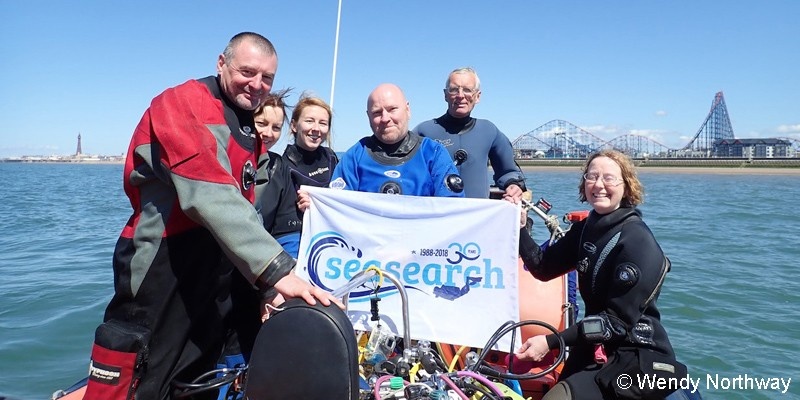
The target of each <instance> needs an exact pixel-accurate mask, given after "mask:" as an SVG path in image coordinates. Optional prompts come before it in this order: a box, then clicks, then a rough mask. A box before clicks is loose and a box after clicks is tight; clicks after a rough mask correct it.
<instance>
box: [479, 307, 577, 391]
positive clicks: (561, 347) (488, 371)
mask: <svg viewBox="0 0 800 400" xmlns="http://www.w3.org/2000/svg"><path fill="white" fill-rule="evenodd" d="M506 324H507V323H506ZM506 324H503V325H502V326H501V328H500V329H499V330H498V331H496V332H495V333H494V334H493V335H492V339H490V340H489V342H488V343H486V347H484V348H483V350H481V353H480V355H479V356H478V362H477V363H476V364H475V367H474V368H473V371H474V372H480V373H482V374H484V375H490V376H493V377H498V378H503V379H512V380H526V379H536V378H540V377H542V376H545V375H547V374H549V373H550V372H553V370H555V369H556V368H557V367H558V365H559V364H561V362H562V361H564V357H565V356H566V345H565V344H564V338H562V337H561V335H559V334H558V330H557V329H556V328H554V327H553V326H552V325H550V324H548V323H546V322H542V321H536V320H528V321H520V322H516V323H513V324H512V325H510V326H506ZM525 325H538V326H541V327H544V328H546V329H547V330H549V331H551V332H553V333H554V334H555V335H556V338H557V339H558V357H556V359H555V361H553V364H552V365H550V366H549V367H547V369H545V370H543V371H542V372H539V373H535V374H532V373H527V374H510V373H502V372H498V371H496V370H495V369H494V368H490V367H488V366H486V365H483V364H484V360H485V359H486V355H487V354H489V351H490V350H491V348H492V347H494V345H495V344H497V341H499V340H500V338H502V337H503V336H505V335H506V334H507V333H508V332H511V331H514V330H515V329H517V328H519V327H521V326H525ZM503 326H505V327H503ZM512 354H513V353H512ZM509 358H511V357H510V354H509Z"/></svg>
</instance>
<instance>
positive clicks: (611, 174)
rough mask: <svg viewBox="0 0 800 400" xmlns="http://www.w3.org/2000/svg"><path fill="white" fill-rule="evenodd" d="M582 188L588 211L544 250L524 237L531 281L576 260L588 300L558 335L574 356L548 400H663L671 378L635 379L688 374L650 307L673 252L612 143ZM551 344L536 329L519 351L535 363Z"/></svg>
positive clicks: (553, 340)
mask: <svg viewBox="0 0 800 400" xmlns="http://www.w3.org/2000/svg"><path fill="white" fill-rule="evenodd" d="M578 193H579V199H580V200H581V201H582V202H588V203H589V204H590V205H591V206H592V211H591V212H590V214H589V217H588V218H586V219H585V220H583V221H580V222H576V223H575V224H574V225H573V226H572V227H571V228H570V229H569V231H568V232H567V233H566V234H565V236H564V237H563V238H561V239H560V240H558V241H557V242H555V243H553V244H551V245H550V246H548V247H547V248H546V249H545V250H542V249H541V248H540V247H539V246H538V245H537V244H536V243H535V242H534V240H533V239H532V238H531V236H530V235H529V234H527V232H524V231H523V232H521V235H520V256H521V257H522V259H523V261H524V262H525V265H526V266H527V268H528V270H529V271H530V272H531V274H533V276H534V277H536V278H537V279H540V280H545V281H547V280H550V279H553V278H555V277H558V276H560V275H563V274H565V273H567V272H569V271H570V270H572V269H573V268H575V267H576V266H577V270H578V276H579V278H578V279H579V280H578V284H579V288H580V293H581V297H582V298H583V301H584V303H585V306H586V310H585V315H584V318H583V319H582V320H581V321H579V322H578V323H577V324H575V325H573V326H571V327H569V328H567V329H566V330H564V331H562V332H560V333H559V335H558V336H561V338H562V339H563V340H564V342H565V344H566V345H567V346H570V354H569V358H568V359H567V361H566V365H565V367H564V370H563V371H562V373H561V375H560V378H559V382H558V383H557V384H556V385H555V386H554V387H553V388H552V389H551V390H550V391H549V392H548V393H547V394H546V395H545V397H544V399H546V400H559V399H600V398H606V399H609V398H612V399H617V398H646V399H650V398H658V399H663V398H664V397H665V396H666V395H668V394H669V393H671V392H673V391H675V389H677V386H676V385H672V386H673V387H668V388H666V389H663V390H658V387H657V386H653V387H652V390H651V389H650V388H651V386H648V385H644V389H642V388H641V387H640V385H639V381H638V380H637V379H641V378H644V377H646V376H651V377H653V378H656V377H658V378H667V379H668V378H677V379H680V378H686V376H687V375H686V367H685V366H684V365H683V364H680V363H679V362H677V361H676V359H675V353H674V351H673V350H672V345H671V344H670V341H669V338H668V337H667V332H666V330H665V329H664V326H663V325H662V323H661V314H660V313H659V311H658V308H657V307H656V300H657V298H658V295H659V293H660V291H661V285H662V283H663V281H664V277H665V275H666V273H667V271H668V270H669V260H668V259H667V258H666V257H665V256H664V253H663V251H662V250H661V247H660V246H659V245H658V242H657V241H656V239H655V237H654V236H653V233H652V232H651V231H650V229H649V228H648V227H647V225H646V224H645V223H644V222H643V221H642V219H641V212H640V211H639V210H638V209H637V208H636V206H637V205H639V204H641V203H642V201H643V197H644V193H643V189H642V185H641V183H640V182H639V179H638V178H637V176H636V170H635V167H634V165H633V163H632V162H631V160H630V159H629V158H628V157H627V156H625V155H624V154H623V153H620V152H618V151H616V150H602V151H599V152H597V153H595V154H592V155H591V156H589V158H588V159H587V161H586V164H585V166H584V169H583V175H582V176H581V180H580V184H579V185H578ZM557 347H558V338H557V336H556V335H555V334H551V335H539V336H534V337H532V338H530V339H528V340H527V341H526V342H525V343H523V345H522V347H521V348H520V349H518V351H517V352H516V353H515V355H516V357H517V358H519V359H520V360H532V361H540V360H542V358H543V357H544V356H545V355H546V354H547V353H549V352H550V351H551V350H552V349H555V348H557ZM626 374H627V376H628V377H629V378H630V379H629V380H628V381H625V379H624V376H625V375H626ZM621 377H623V378H621ZM677 379H676V380H675V381H674V382H677ZM665 382H666V381H665ZM667 386H669V385H667Z"/></svg>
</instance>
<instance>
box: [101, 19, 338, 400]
mask: <svg viewBox="0 0 800 400" xmlns="http://www.w3.org/2000/svg"><path fill="white" fill-rule="evenodd" d="M277 65H278V59H277V54H276V53H275V49H274V47H273V46H272V43H270V41H269V40H267V39H266V38H264V37H263V36H261V35H258V34H255V33H250V32H244V33H240V34H238V35H236V36H234V37H233V38H232V39H231V41H230V43H228V46H227V47H226V48H225V51H224V52H223V53H222V54H221V55H220V56H219V59H218V62H217V73H218V75H217V76H216V77H214V76H210V77H207V78H203V79H199V80H190V81H188V82H186V83H183V84H181V85H178V86H176V87H173V88H170V89H167V90H166V91H164V92H163V93H161V94H160V95H158V96H157V97H156V98H154V99H153V101H152V103H151V105H150V107H149V108H148V109H147V111H145V113H144V116H143V117H142V119H141V122H140V123H139V125H138V126H137V127H136V130H135V131H134V134H133V138H132V139H131V144H130V148H129V149H128V154H127V159H126V162H125V169H124V187H125V193H126V194H127V196H128V197H129V198H130V202H131V206H132V207H133V215H132V216H131V217H130V219H129V220H128V223H127V224H126V225H125V227H124V229H123V230H122V234H121V235H120V238H119V240H118V242H117V245H116V248H115V249H114V289H115V294H114V297H113V299H112V300H111V302H110V304H109V305H108V307H107V309H106V313H105V318H104V323H103V324H101V326H100V327H99V328H98V331H97V332H96V335H95V344H94V347H93V350H92V365H91V368H90V377H89V388H88V392H87V397H86V398H87V399H88V398H97V397H102V398H128V397H130V396H132V395H135V397H136V398H137V399H165V398H170V397H172V395H173V394H174V390H175V389H174V388H173V387H172V386H173V381H180V382H191V381H192V380H193V379H195V378H196V377H198V376H199V375H200V374H202V373H204V372H207V371H209V370H211V369H213V368H214V366H215V364H216V361H217V360H218V358H219V356H220V354H221V352H222V348H223V345H224V342H225V337H226V333H227V329H228V325H229V317H230V312H231V300H230V279H231V274H232V273H233V272H234V271H233V269H232V267H230V265H233V266H235V267H236V268H237V269H238V270H239V272H240V273H241V274H242V275H243V276H244V277H245V278H246V279H247V280H248V281H249V282H250V283H252V284H254V285H255V286H256V287H258V288H259V289H260V290H262V291H264V292H268V293H265V297H269V294H274V295H277V294H278V293H280V294H282V295H283V296H284V297H303V298H304V299H306V301H307V302H309V303H310V304H313V303H314V302H315V298H316V299H319V300H321V301H322V303H324V304H325V305H328V304H330V303H329V302H330V300H331V299H332V298H331V296H330V295H329V294H328V293H327V292H325V291H323V290H321V289H319V288H316V287H313V286H311V285H310V284H308V283H307V282H305V281H303V280H301V279H300V278H297V277H296V276H295V275H294V274H293V273H291V269H292V268H293V267H294V265H295V260H294V259H293V258H292V257H291V256H289V255H288V254H287V253H285V252H284V251H283V250H282V248H281V246H280V245H279V244H278V243H277V242H276V241H275V240H274V239H273V238H272V237H271V236H270V235H269V234H268V233H267V232H266V231H265V230H264V228H263V226H262V224H261V222H260V220H259V218H258V216H257V214H256V211H255V208H254V207H253V204H252V203H253V201H254V198H255V194H254V187H255V174H256V169H255V168H256V165H257V163H256V155H257V154H259V153H260V152H261V141H260V140H257V135H256V130H255V127H254V124H253V110H254V109H255V108H256V107H257V106H258V105H259V104H260V103H261V102H262V101H264V99H265V98H266V96H267V95H268V93H269V91H270V89H271V88H272V83H273V79H274V77H275V72H276V70H277ZM225 259H228V260H230V262H223V260H225ZM114 347H116V348H114ZM131 365H132V366H131ZM129 370H130V371H129ZM111 392H114V393H115V394H114V395H113V396H110V397H109V396H107V394H108V393H111ZM101 393H102V395H101Z"/></svg>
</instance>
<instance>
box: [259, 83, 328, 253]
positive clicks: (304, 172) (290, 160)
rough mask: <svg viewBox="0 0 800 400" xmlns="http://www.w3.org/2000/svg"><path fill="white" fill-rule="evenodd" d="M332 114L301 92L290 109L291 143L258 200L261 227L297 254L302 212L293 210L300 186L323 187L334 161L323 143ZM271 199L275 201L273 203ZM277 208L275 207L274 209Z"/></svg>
mask: <svg viewBox="0 0 800 400" xmlns="http://www.w3.org/2000/svg"><path fill="white" fill-rule="evenodd" d="M332 118H333V114H332V112H331V107H330V106H329V105H328V104H327V103H325V101H323V100H322V99H319V98H317V97H310V96H307V95H305V94H304V95H301V96H300V99H299V100H298V102H297V105H295V107H294V111H293V112H292V119H291V120H290V121H289V130H290V132H291V134H292V136H293V137H294V143H293V144H290V145H288V146H286V150H284V152H283V156H281V163H280V164H281V165H280V169H279V170H278V172H276V173H275V177H274V178H273V179H272V181H271V182H270V183H269V185H268V186H267V188H266V190H265V193H264V195H263V199H264V201H263V202H261V204H262V207H263V210H266V211H265V212H262V215H263V217H264V224H265V226H266V225H267V224H269V225H270V226H269V227H268V229H270V233H271V234H272V236H273V237H275V239H276V240H277V241H278V243H280V244H281V245H282V246H283V248H284V250H286V251H287V252H288V253H289V254H291V255H292V256H293V257H294V258H297V256H298V250H299V247H300V232H301V230H302V226H303V225H302V223H303V222H302V221H303V214H302V212H301V211H300V210H298V209H297V190H298V189H299V188H300V186H301V185H310V186H318V187H327V186H328V183H330V180H331V174H332V173H333V169H334V168H335V167H336V164H337V163H338V161H339V160H338V158H337V157H336V153H334V151H333V150H332V149H331V148H330V147H328V146H323V145H324V144H325V143H327V142H329V140H328V139H329V135H330V127H331V121H332ZM275 199H279V200H277V203H275V202H276V200H275ZM276 207H277V210H276V209H275V208H276Z"/></svg>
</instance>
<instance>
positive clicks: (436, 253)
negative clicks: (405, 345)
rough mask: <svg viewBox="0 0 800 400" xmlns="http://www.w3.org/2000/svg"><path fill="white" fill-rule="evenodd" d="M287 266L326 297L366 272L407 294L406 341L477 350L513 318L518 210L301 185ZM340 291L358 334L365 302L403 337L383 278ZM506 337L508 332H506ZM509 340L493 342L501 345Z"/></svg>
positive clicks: (392, 292)
mask: <svg viewBox="0 0 800 400" xmlns="http://www.w3.org/2000/svg"><path fill="white" fill-rule="evenodd" d="M304 189H305V190H306V191H308V193H309V194H310V196H311V199H312V206H311V208H310V209H308V210H307V211H306V212H305V216H304V217H303V233H302V237H301V240H300V253H299V259H298V264H297V265H298V266H297V269H296V272H297V274H298V275H299V276H300V277H304V278H306V279H308V280H309V281H310V282H312V283H313V284H314V285H316V286H319V287H322V288H324V289H326V290H328V291H332V290H334V289H336V288H338V287H340V286H343V285H345V284H347V283H348V281H349V280H350V279H351V278H352V277H353V276H355V275H356V274H358V273H359V272H361V271H363V270H365V269H367V268H369V267H371V266H374V267H376V268H379V269H381V270H382V271H383V274H392V275H393V276H394V277H395V278H397V280H399V281H400V282H401V283H402V285H403V286H404V287H405V289H406V292H407V294H408V306H409V311H410V312H409V317H410V321H409V328H410V332H411V337H412V339H427V340H431V341H436V342H444V343H451V344H457V345H467V346H473V347H483V346H484V345H485V344H486V342H487V341H488V340H489V338H490V337H491V336H492V334H493V333H494V332H495V331H496V330H497V329H498V328H500V327H501V325H503V324H504V323H506V322H507V321H509V320H511V321H518V320H519V315H520V314H519V300H518V289H517V287H518V269H517V261H518V245H519V215H520V214H519V213H520V209H519V206H515V205H513V204H511V203H509V202H507V201H501V200H488V199H464V198H446V197H417V196H402V195H389V194H382V193H364V192H355V191H346V190H334V189H327V188H317V187H304ZM374 286H375V285H374V284H372V283H367V284H366V285H365V286H362V287H358V288H355V289H353V290H352V291H351V293H350V298H349V312H348V314H349V317H350V320H351V322H353V325H354V327H356V329H362V330H367V329H368V328H367V327H366V321H367V320H368V319H369V316H370V298H372V297H376V296H377V297H379V298H380V299H381V301H379V302H378V306H379V311H380V316H381V321H382V322H383V323H385V324H387V325H388V326H389V327H390V328H391V329H392V330H393V331H394V333H395V334H398V335H400V336H402V334H403V326H404V325H403V318H402V307H401V304H402V303H401V301H400V296H399V292H398V290H397V289H396V288H395V287H394V285H393V284H392V283H391V282H389V281H388V280H386V279H384V283H383V286H382V287H381V288H380V291H379V292H378V293H375V290H374ZM507 336H510V335H507ZM509 344H510V337H506V338H504V340H502V341H500V345H501V346H503V348H507V346H508V345H509Z"/></svg>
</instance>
